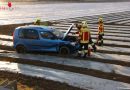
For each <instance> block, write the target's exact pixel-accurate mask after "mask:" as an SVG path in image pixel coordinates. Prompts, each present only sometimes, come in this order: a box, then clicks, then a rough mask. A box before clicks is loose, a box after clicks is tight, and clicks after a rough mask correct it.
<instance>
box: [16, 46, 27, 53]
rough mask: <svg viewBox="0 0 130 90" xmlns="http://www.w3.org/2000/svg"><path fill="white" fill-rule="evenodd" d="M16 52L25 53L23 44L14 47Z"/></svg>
mask: <svg viewBox="0 0 130 90" xmlns="http://www.w3.org/2000/svg"><path fill="white" fill-rule="evenodd" d="M16 51H17V53H26V48H25V47H24V46H23V45H19V46H17V47H16Z"/></svg>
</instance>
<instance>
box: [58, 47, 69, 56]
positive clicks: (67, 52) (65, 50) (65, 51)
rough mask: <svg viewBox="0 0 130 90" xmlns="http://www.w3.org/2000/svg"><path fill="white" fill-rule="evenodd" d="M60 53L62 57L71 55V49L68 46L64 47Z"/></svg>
mask: <svg viewBox="0 0 130 90" xmlns="http://www.w3.org/2000/svg"><path fill="white" fill-rule="evenodd" d="M59 53H60V54H61V55H68V54H70V49H69V48H68V47H67V46H62V47H61V48H60V51H59Z"/></svg>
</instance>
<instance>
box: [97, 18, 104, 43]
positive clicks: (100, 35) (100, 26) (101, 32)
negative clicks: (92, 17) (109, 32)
mask: <svg viewBox="0 0 130 90" xmlns="http://www.w3.org/2000/svg"><path fill="white" fill-rule="evenodd" d="M103 36H104V24H103V19H102V18H99V22H98V40H97V44H98V45H99V46H102V45H103Z"/></svg>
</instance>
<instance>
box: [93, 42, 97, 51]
mask: <svg viewBox="0 0 130 90" xmlns="http://www.w3.org/2000/svg"><path fill="white" fill-rule="evenodd" d="M92 47H93V51H94V52H96V51H97V47H96V45H95V43H92Z"/></svg>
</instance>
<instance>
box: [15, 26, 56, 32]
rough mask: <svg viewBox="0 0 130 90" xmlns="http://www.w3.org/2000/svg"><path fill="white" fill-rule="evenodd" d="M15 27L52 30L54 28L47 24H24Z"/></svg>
mask: <svg viewBox="0 0 130 90" xmlns="http://www.w3.org/2000/svg"><path fill="white" fill-rule="evenodd" d="M16 29H36V30H38V31H53V30H54V29H53V28H51V27H49V26H40V25H25V26H20V27H17V28H16Z"/></svg>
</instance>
